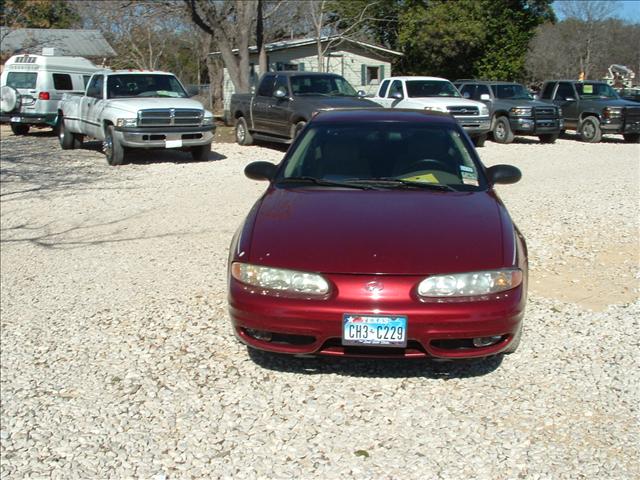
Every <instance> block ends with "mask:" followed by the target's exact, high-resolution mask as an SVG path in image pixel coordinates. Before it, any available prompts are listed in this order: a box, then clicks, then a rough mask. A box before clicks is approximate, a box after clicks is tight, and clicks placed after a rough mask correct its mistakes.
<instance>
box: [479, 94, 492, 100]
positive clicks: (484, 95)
mask: <svg viewBox="0 0 640 480" xmlns="http://www.w3.org/2000/svg"><path fill="white" fill-rule="evenodd" d="M480 100H482V101H483V102H488V101H490V100H491V97H490V96H489V94H488V93H483V94H482V95H480Z"/></svg>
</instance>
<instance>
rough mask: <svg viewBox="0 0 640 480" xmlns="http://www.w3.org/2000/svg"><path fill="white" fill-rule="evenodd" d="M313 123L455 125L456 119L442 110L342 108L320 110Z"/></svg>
mask: <svg viewBox="0 0 640 480" xmlns="http://www.w3.org/2000/svg"><path fill="white" fill-rule="evenodd" d="M312 122H313V123H351V122H374V123H375V122H401V123H402V122H411V123H431V124H434V123H435V124H441V125H456V124H457V123H456V120H455V119H454V118H453V117H452V116H451V115H449V114H448V113H444V112H436V111H424V110H411V109H404V108H343V109H335V110H331V109H327V110H321V111H320V112H319V113H318V115H316V116H315V117H314V118H313V120H312Z"/></svg>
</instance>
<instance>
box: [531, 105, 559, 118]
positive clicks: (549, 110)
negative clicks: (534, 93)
mask: <svg viewBox="0 0 640 480" xmlns="http://www.w3.org/2000/svg"><path fill="white" fill-rule="evenodd" d="M533 111H534V115H535V117H536V118H537V119H540V120H543V119H553V120H555V119H556V118H557V117H558V116H557V115H556V109H555V107H536V108H535V109H534V110H533Z"/></svg>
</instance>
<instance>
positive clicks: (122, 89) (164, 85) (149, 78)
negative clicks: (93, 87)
mask: <svg viewBox="0 0 640 480" xmlns="http://www.w3.org/2000/svg"><path fill="white" fill-rule="evenodd" d="M187 96H188V95H187V93H186V92H185V91H184V89H183V88H182V85H180V82H178V79H177V78H176V77H174V76H173V75H163V74H131V75H127V74H123V75H109V76H108V77H107V98H129V97H174V98H185V97H187Z"/></svg>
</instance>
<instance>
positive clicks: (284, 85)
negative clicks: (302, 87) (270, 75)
mask: <svg viewBox="0 0 640 480" xmlns="http://www.w3.org/2000/svg"><path fill="white" fill-rule="evenodd" d="M278 89H283V90H284V92H285V94H286V95H289V82H288V81H287V77H285V76H284V75H278V77H277V78H276V83H275V85H274V87H273V91H274V92H275V91H276V90H278Z"/></svg>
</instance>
